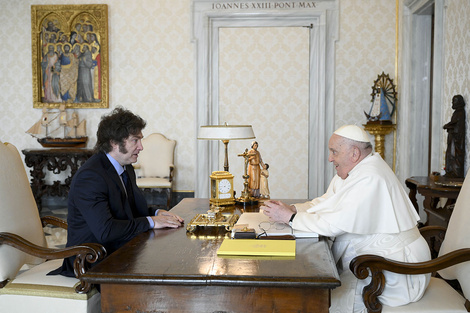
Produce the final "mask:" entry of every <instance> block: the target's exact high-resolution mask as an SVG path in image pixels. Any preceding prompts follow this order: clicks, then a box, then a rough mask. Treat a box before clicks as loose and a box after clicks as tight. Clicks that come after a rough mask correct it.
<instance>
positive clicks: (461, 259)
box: [349, 174, 470, 313]
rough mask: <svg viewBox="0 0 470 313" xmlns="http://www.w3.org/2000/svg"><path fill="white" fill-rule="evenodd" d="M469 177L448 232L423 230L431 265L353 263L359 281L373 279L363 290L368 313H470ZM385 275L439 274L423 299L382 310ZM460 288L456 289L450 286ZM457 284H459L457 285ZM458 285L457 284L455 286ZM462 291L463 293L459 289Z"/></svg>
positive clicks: (367, 258) (362, 259)
mask: <svg viewBox="0 0 470 313" xmlns="http://www.w3.org/2000/svg"><path fill="white" fill-rule="evenodd" d="M469 221H470V174H469V175H467V178H466V179H465V181H464V184H463V186H462V189H461V191H460V194H459V197H458V198H457V202H456V203H455V207H454V211H453V213H452V216H451V218H450V221H449V225H448V227H447V231H446V230H445V228H443V227H439V226H427V227H423V228H421V229H420V231H421V234H422V235H423V237H424V238H425V239H426V240H427V242H428V244H430V249H431V255H432V257H433V259H432V260H431V261H428V262H420V263H403V262H396V261H392V260H388V259H385V258H383V257H379V256H375V255H361V256H358V257H356V258H354V259H353V260H352V261H351V263H350V266H349V267H350V269H351V271H352V272H353V273H354V275H356V277H357V278H358V279H366V278H368V277H371V282H370V284H369V285H367V286H366V287H364V290H363V295H362V297H363V299H364V303H365V306H366V308H367V310H368V312H384V313H388V312H426V313H428V312H443V313H444V312H445V313H451V312H470V301H469V300H468V299H470V262H468V261H470V227H469ZM383 271H390V272H394V273H400V274H425V273H436V272H437V275H434V277H431V281H430V283H429V286H428V287H427V289H426V291H425V293H424V295H423V297H422V298H421V299H420V300H419V301H417V302H414V303H410V304H408V305H404V306H400V307H388V306H382V304H381V303H380V301H379V298H378V297H379V296H380V295H381V294H382V292H383V291H384V286H385V277H384V274H383ZM443 278H444V279H446V280H452V281H449V283H451V284H453V285H457V289H458V290H459V291H457V290H456V289H454V288H452V287H451V285H450V284H449V283H448V282H447V281H446V280H444V279H443ZM454 280H457V281H454ZM456 282H458V283H457V284H456ZM459 287H461V290H460V288H459Z"/></svg>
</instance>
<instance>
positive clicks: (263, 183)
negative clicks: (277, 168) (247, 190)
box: [259, 163, 269, 199]
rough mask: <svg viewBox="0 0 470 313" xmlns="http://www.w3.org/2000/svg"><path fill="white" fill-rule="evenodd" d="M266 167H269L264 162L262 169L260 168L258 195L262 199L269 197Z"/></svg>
mask: <svg viewBox="0 0 470 313" xmlns="http://www.w3.org/2000/svg"><path fill="white" fill-rule="evenodd" d="M268 168H269V164H268V163H264V166H263V169H262V170H261V176H260V180H259V192H260V196H261V198H262V199H269V186H268V177H269V171H268Z"/></svg>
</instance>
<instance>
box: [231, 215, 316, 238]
mask: <svg viewBox="0 0 470 313" xmlns="http://www.w3.org/2000/svg"><path fill="white" fill-rule="evenodd" d="M260 226H261V227H260ZM244 227H247V228H253V229H254V230H255V232H256V235H259V234H263V233H264V232H265V231H264V230H263V229H265V230H266V234H267V235H268V236H281V235H294V236H295V237H296V238H316V237H318V234H317V233H314V232H303V231H298V230H293V229H292V228H291V227H290V226H289V225H288V224H283V223H274V222H272V221H270V220H269V217H267V216H266V215H264V213H263V212H245V213H243V214H242V215H241V216H240V218H239V219H238V221H237V223H236V224H235V226H234V228H233V231H236V230H238V229H242V228H244ZM262 228H263V229H262Z"/></svg>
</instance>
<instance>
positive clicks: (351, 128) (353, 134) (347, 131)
mask: <svg viewBox="0 0 470 313" xmlns="http://www.w3.org/2000/svg"><path fill="white" fill-rule="evenodd" d="M334 134H336V135H338V136H341V137H344V138H348V139H351V140H355V141H359V142H370V139H369V135H368V134H367V133H366V131H365V130H364V129H362V128H361V127H359V126H356V125H344V126H341V127H340V128H338V129H337V130H335V132H334Z"/></svg>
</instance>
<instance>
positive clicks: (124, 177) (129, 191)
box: [121, 171, 137, 217]
mask: <svg viewBox="0 0 470 313" xmlns="http://www.w3.org/2000/svg"><path fill="white" fill-rule="evenodd" d="M121 175H122V181H123V182H124V186H125V187H126V192H127V201H128V202H129V205H130V206H131V210H132V214H134V217H135V214H136V211H137V210H136V207H135V199H134V192H133V191H132V184H131V182H130V180H129V175H128V174H127V171H124V172H122V174H121Z"/></svg>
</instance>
